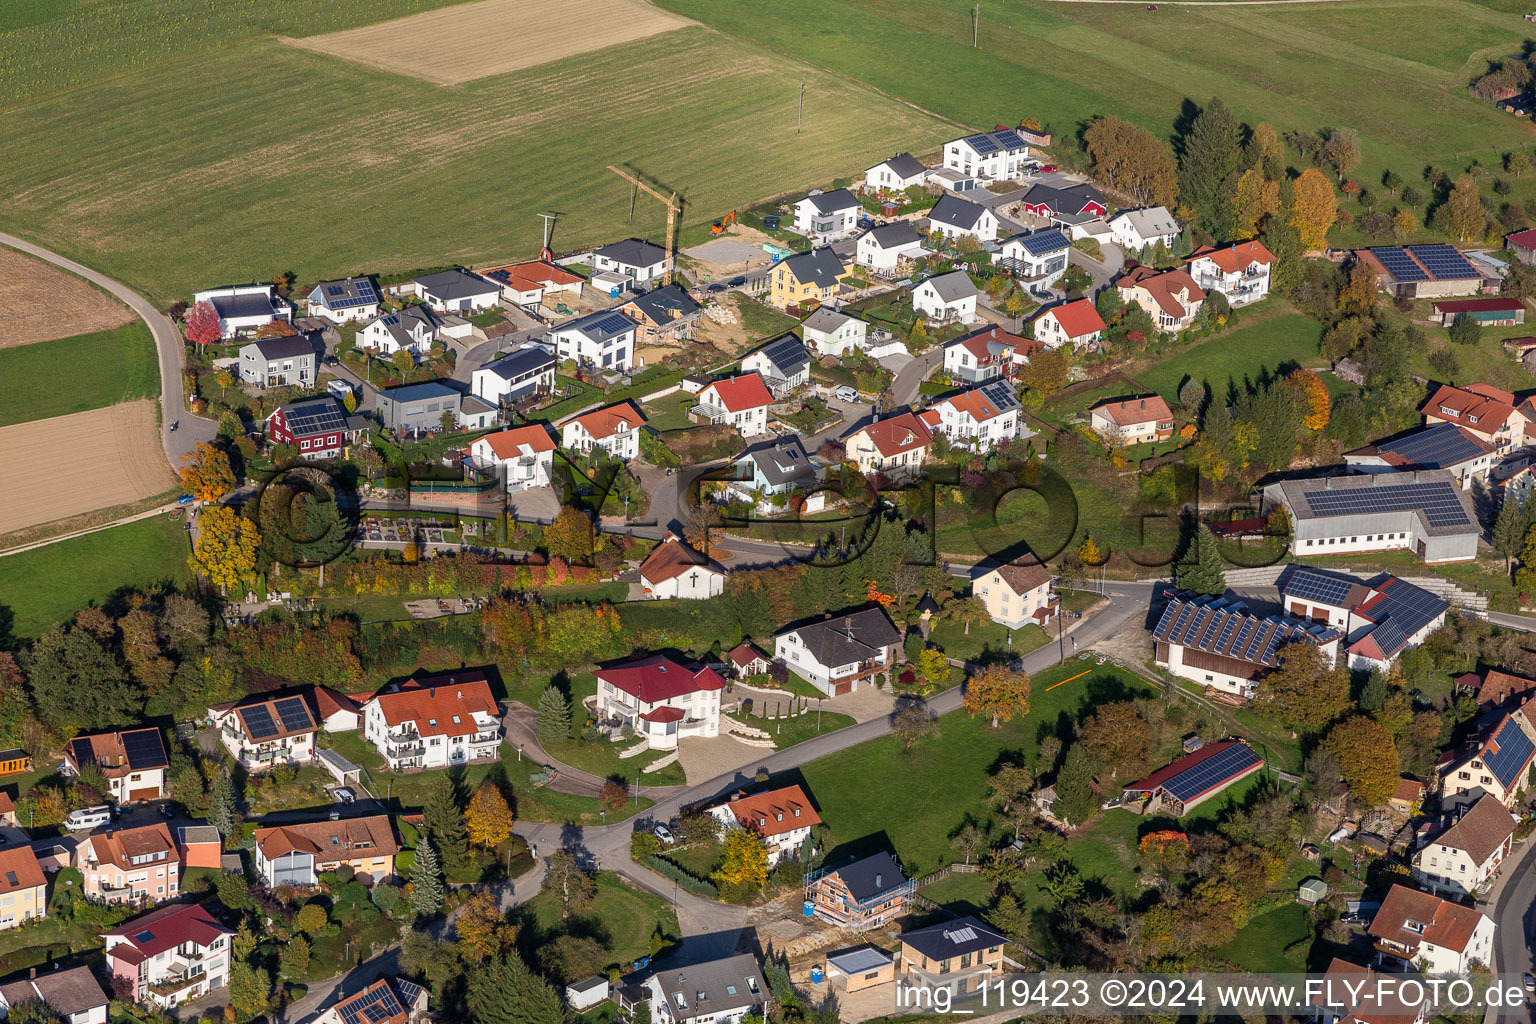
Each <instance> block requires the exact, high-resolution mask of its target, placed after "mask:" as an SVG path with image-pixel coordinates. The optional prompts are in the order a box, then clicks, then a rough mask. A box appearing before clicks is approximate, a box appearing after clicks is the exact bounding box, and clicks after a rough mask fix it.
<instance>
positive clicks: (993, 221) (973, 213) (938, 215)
mask: <svg viewBox="0 0 1536 1024" xmlns="http://www.w3.org/2000/svg"><path fill="white" fill-rule="evenodd" d="M928 226H929V228H930V230H932V231H941V232H943V233H944V237H945V238H949V239H954V238H959V237H962V236H969V237H971V238H974V239H976V241H978V242H990V241H992V240H993V239H995V238H996V237H997V214H995V213H993V212H992V211H991V210H989V209H987V208H986V207H985V206H982V205H981V204H980V203H973V202H971V201H970V200H968V199H961V198H960V197H959V196H957V195H954V194H949V195H945V196H943V197H942V198H940V199H939V201H938V202H937V203H936V204H935V205H934V207H933V209H931V210H929V211H928Z"/></svg>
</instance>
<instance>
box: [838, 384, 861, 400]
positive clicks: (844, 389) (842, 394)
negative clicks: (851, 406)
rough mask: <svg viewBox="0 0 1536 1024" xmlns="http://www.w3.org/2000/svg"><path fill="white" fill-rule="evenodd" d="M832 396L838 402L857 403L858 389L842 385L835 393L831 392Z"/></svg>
mask: <svg viewBox="0 0 1536 1024" xmlns="http://www.w3.org/2000/svg"><path fill="white" fill-rule="evenodd" d="M832 395H833V397H834V398H836V399H837V400H838V401H840V402H857V401H858V400H859V392H858V389H857V388H854V387H851V386H849V385H847V384H844V385H842V386H841V387H839V388H838V389H837V390H836V391H834V392H832Z"/></svg>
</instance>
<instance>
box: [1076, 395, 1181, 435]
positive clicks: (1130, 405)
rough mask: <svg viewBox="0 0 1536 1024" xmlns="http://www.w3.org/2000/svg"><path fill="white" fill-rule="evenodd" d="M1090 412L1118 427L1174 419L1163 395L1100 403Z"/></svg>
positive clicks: (1164, 421)
mask: <svg viewBox="0 0 1536 1024" xmlns="http://www.w3.org/2000/svg"><path fill="white" fill-rule="evenodd" d="M1089 412H1096V413H1099V414H1100V415H1102V416H1103V417H1104V418H1105V419H1107V420H1109V421H1110V422H1111V423H1113V424H1115V425H1116V426H1118V427H1130V426H1135V425H1136V424H1139V423H1167V422H1168V421H1169V420H1171V419H1173V410H1172V409H1170V408H1168V403H1167V402H1165V401H1163V398H1162V396H1161V395H1148V396H1147V397H1146V398H1121V399H1117V400H1113V401H1108V402H1100V403H1099V404H1098V405H1096V406H1094V407H1093V408H1092V409H1090V410H1089Z"/></svg>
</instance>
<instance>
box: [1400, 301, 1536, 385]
mask: <svg viewBox="0 0 1536 1024" xmlns="http://www.w3.org/2000/svg"><path fill="white" fill-rule="evenodd" d="M1421 305H1422V306H1423V307H1424V309H1423V311H1422V315H1426V316H1427V315H1428V313H1429V306H1430V304H1429V303H1427V302H1425V303H1422V304H1421ZM1415 315H1420V311H1419V310H1417V309H1416V310H1415ZM1425 331H1426V333H1427V334H1428V335H1429V337H1430V342H1429V344H1428V345H1424V346H1421V347H1418V348H1415V349H1413V350H1412V352H1411V353H1410V355H1409V359H1408V365H1409V367H1410V368H1411V369H1412V370H1413V372H1414V373H1416V374H1418V375H1419V376H1421V377H1425V378H1427V379H1429V380H1432V381H1442V380H1443V378H1444V377H1445V376H1446V375H1445V374H1443V373H1441V372H1439V371H1438V370H1436V369H1434V368H1433V367H1431V366H1430V365H1429V356H1430V354H1431V353H1432V352H1434V351H1436V350H1437V349H1441V348H1448V349H1450V350H1451V353H1452V354H1453V355H1455V356H1456V373H1455V374H1454V375H1452V379H1451V380H1449V381H1444V383H1448V384H1460V385H1467V384H1475V383H1477V382H1479V381H1481V382H1483V383H1485V384H1492V385H1494V386H1495V387H1500V388H1505V389H1507V390H1509V391H1525V390H1528V389H1530V388H1533V387H1536V378H1533V377H1532V376H1531V375H1530V374H1529V373H1527V372H1526V370H1525V367H1523V366H1521V365H1520V362H1519V360H1517V359H1516V358H1515V357H1514V356H1512V355H1510V354H1509V352H1507V351H1505V349H1504V345H1503V341H1504V339H1506V338H1528V337H1530V336H1531V332H1532V327H1531V324H1530V323H1529V322H1527V323H1524V324H1520V325H1519V326H1516V327H1484V328H1483V329H1482V331H1481V332H1480V333H1479V337H1478V341H1477V344H1475V345H1457V344H1454V343H1453V342H1452V341H1451V340H1450V332H1449V331H1448V330H1446V329H1445V328H1441V327H1432V328H1425Z"/></svg>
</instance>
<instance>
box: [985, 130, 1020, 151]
mask: <svg viewBox="0 0 1536 1024" xmlns="http://www.w3.org/2000/svg"><path fill="white" fill-rule="evenodd" d="M992 137H993V138H995V139H996V140H997V141H998V143H999V144H1001V145H1002V146H1003V147H1004V148H1006V149H1023V148H1024V146H1025V142H1024V140H1023V139H1021V138H1019V133H1018V132H1014V131H1006V132H995V133H993V136H992Z"/></svg>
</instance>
